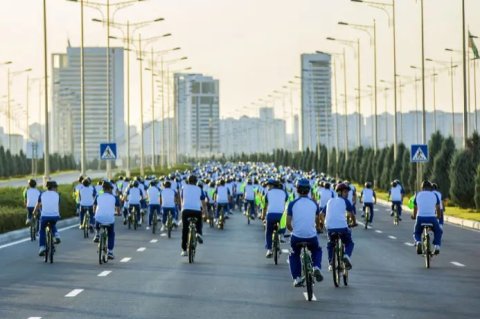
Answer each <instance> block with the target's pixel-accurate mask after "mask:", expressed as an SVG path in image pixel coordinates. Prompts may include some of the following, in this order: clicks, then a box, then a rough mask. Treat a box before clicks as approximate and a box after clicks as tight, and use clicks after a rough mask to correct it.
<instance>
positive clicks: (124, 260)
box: [120, 257, 132, 263]
mask: <svg viewBox="0 0 480 319" xmlns="http://www.w3.org/2000/svg"><path fill="white" fill-rule="evenodd" d="M130 260H132V258H130V257H125V258H123V259H122V260H120V262H121V263H128V262H129V261H130Z"/></svg>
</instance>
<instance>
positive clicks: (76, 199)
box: [72, 175, 84, 216]
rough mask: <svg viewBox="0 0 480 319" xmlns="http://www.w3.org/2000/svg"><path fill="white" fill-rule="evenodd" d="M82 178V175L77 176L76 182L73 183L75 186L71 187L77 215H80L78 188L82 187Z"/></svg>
mask: <svg viewBox="0 0 480 319" xmlns="http://www.w3.org/2000/svg"><path fill="white" fill-rule="evenodd" d="M83 179H84V177H83V176H82V175H80V177H79V178H78V184H77V185H75V187H74V188H73V194H72V196H73V198H75V205H76V212H75V213H76V215H77V216H79V215H80V198H79V196H80V195H79V193H80V188H82V187H83Z"/></svg>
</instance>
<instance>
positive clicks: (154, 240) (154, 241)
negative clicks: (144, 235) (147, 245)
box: [150, 239, 158, 243]
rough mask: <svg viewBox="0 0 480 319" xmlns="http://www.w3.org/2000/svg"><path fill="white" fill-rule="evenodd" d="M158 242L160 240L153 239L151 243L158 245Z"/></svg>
mask: <svg viewBox="0 0 480 319" xmlns="http://www.w3.org/2000/svg"><path fill="white" fill-rule="evenodd" d="M157 241H158V239H152V240H150V242H151V243H156V242H157Z"/></svg>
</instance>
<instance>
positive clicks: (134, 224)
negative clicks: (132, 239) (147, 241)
mask: <svg viewBox="0 0 480 319" xmlns="http://www.w3.org/2000/svg"><path fill="white" fill-rule="evenodd" d="M132 218H133V219H132V221H133V229H134V230H137V227H138V220H137V211H136V209H134V210H133V217H132Z"/></svg>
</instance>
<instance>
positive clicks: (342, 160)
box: [337, 151, 345, 179]
mask: <svg viewBox="0 0 480 319" xmlns="http://www.w3.org/2000/svg"><path fill="white" fill-rule="evenodd" d="M344 167H345V152H342V151H340V153H339V154H338V167H337V173H338V174H339V175H341V174H343V168H344ZM338 177H339V178H342V179H343V178H344V176H338Z"/></svg>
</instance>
